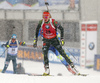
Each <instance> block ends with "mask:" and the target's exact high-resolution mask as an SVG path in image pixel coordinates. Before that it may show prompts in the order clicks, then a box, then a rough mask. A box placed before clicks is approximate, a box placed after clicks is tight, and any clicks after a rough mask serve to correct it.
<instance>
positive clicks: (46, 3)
mask: <svg viewBox="0 0 100 83" xmlns="http://www.w3.org/2000/svg"><path fill="white" fill-rule="evenodd" d="M45 5H46V7H47V11H49V8H48V5H49V3H48V2H45Z"/></svg>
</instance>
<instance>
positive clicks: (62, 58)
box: [34, 29, 76, 75]
mask: <svg viewBox="0 0 100 83" xmlns="http://www.w3.org/2000/svg"><path fill="white" fill-rule="evenodd" d="M56 34H57V38H58V40H59V41H60V34H59V33H58V32H57V33H56ZM39 36H41V37H42V38H43V31H42V30H41V29H40V30H39V33H38V37H39ZM35 40H36V39H35V37H34V43H35ZM49 50H50V51H52V52H53V53H54V54H55V55H56V56H57V58H58V59H60V61H61V62H62V63H63V64H64V65H65V67H66V68H67V69H68V71H69V72H71V73H72V74H74V75H76V71H75V70H73V69H72V68H71V67H70V65H69V64H68V63H67V62H66V60H65V59H64V57H62V56H61V55H60V53H59V52H58V51H57V50H56V49H55V47H54V46H52V45H50V47H49Z"/></svg>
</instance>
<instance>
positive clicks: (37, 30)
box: [33, 20, 42, 47]
mask: <svg viewBox="0 0 100 83" xmlns="http://www.w3.org/2000/svg"><path fill="white" fill-rule="evenodd" d="M41 24H42V20H41V21H39V24H38V26H37V28H36V34H35V37H34V42H33V47H37V41H38V33H39V29H40V28H41Z"/></svg>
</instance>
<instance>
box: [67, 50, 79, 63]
mask: <svg viewBox="0 0 100 83" xmlns="http://www.w3.org/2000/svg"><path fill="white" fill-rule="evenodd" d="M66 49H67V48H66ZM67 51H68V52H69V53H70V54H71V55H72V56H73V57H74V55H73V54H72V53H71V52H70V51H69V50H68V49H67ZM74 59H75V60H76V61H77V59H76V58H75V57H74Z"/></svg>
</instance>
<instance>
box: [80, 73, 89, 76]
mask: <svg viewBox="0 0 100 83" xmlns="http://www.w3.org/2000/svg"><path fill="white" fill-rule="evenodd" d="M87 75H89V74H80V73H79V74H78V76H87Z"/></svg>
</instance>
